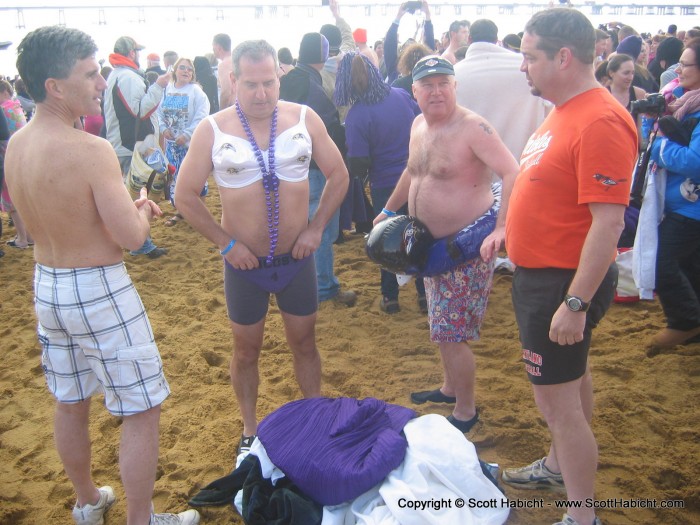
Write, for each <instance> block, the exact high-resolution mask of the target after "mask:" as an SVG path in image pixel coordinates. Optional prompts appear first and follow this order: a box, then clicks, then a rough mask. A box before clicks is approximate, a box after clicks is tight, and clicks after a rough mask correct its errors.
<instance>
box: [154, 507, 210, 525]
mask: <svg viewBox="0 0 700 525" xmlns="http://www.w3.org/2000/svg"><path fill="white" fill-rule="evenodd" d="M197 523H199V512H197V511H196V510H192V509H190V510H186V511H185V512H181V513H180V514H151V523H150V525H197Z"/></svg>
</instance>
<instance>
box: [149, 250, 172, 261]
mask: <svg viewBox="0 0 700 525" xmlns="http://www.w3.org/2000/svg"><path fill="white" fill-rule="evenodd" d="M166 253H168V250H167V249H166V248H154V249H153V250H151V251H150V252H148V253H147V254H146V255H148V257H149V258H150V259H157V258H158V257H160V256H161V255H165V254H166Z"/></svg>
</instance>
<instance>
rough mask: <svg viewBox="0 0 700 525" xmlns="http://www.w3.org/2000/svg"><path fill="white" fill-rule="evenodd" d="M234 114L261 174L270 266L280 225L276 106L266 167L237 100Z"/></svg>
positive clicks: (267, 260) (268, 262)
mask: <svg viewBox="0 0 700 525" xmlns="http://www.w3.org/2000/svg"><path fill="white" fill-rule="evenodd" d="M235 106H236V113H238V118H239V119H240V121H241V124H242V125H243V130H244V131H245V134H246V136H247V137H248V142H250V145H251V146H252V147H253V152H254V153H255V158H256V159H257V161H258V166H260V171H261V172H262V175H263V176H262V182H263V188H265V204H266V205H267V231H268V233H269V235H270V253H269V254H268V255H267V258H266V262H267V264H272V258H273V256H274V255H275V250H276V249H277V240H278V237H279V225H280V193H279V186H280V180H279V178H277V173H276V172H275V137H276V136H277V106H275V110H274V111H273V112H272V122H270V145H269V146H268V150H267V166H266V165H265V159H264V158H263V153H262V150H261V149H260V146H258V143H257V142H256V141H255V137H254V136H253V131H252V130H251V129H250V123H249V122H248V118H247V117H246V116H245V114H244V113H243V110H242V109H241V106H240V105H239V104H238V100H236V103H235Z"/></svg>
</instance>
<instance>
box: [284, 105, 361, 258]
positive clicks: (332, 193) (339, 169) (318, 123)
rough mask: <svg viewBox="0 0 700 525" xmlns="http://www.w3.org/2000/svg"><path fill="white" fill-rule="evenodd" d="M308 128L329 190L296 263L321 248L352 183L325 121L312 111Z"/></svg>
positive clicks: (302, 237) (300, 240)
mask: <svg viewBox="0 0 700 525" xmlns="http://www.w3.org/2000/svg"><path fill="white" fill-rule="evenodd" d="M306 128H307V129H308V130H309V133H310V135H311V141H312V144H313V146H312V147H313V153H312V157H313V159H314V160H315V161H316V164H317V165H318V168H319V169H320V170H321V172H322V173H323V175H324V176H325V177H326V186H325V187H324V188H323V193H322V194H321V201H320V202H319V205H318V209H317V210H316V214H315V215H314V216H313V218H312V219H311V222H310V223H309V225H308V226H307V227H306V229H304V230H303V231H302V232H301V233H300V234H299V237H297V240H296V242H295V243H294V247H293V248H292V257H294V258H295V259H303V258H304V257H308V256H309V255H311V254H312V253H313V252H314V251H316V249H317V248H318V246H319V245H320V244H321V235H322V234H323V229H324V228H325V227H326V224H328V221H329V220H330V219H331V217H332V216H333V214H334V213H335V211H336V210H337V209H338V208H339V207H340V204H341V203H342V202H343V199H344V198H345V194H346V193H347V191H348V183H349V176H348V170H347V168H346V167H345V162H343V157H342V155H341V154H340V151H339V150H338V147H337V146H336V145H335V144H334V143H333V140H331V137H330V136H329V135H328V132H327V131H326V126H325V125H324V124H323V121H322V120H321V117H319V116H318V114H317V113H316V112H315V111H313V110H312V109H311V108H309V109H308V110H307V112H306Z"/></svg>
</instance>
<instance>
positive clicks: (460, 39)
mask: <svg viewBox="0 0 700 525" xmlns="http://www.w3.org/2000/svg"><path fill="white" fill-rule="evenodd" d="M448 35H449V38H450V40H449V45H448V46H447V49H445V51H443V53H442V55H441V56H442V58H444V59H446V60H449V61H450V62H451V63H452V64H456V63H457V57H456V56H455V53H456V52H457V50H458V49H459V48H460V47H464V46H466V45H469V22H468V21H467V20H455V21H454V22H452V23H451V24H450V30H449V32H448Z"/></svg>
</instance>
